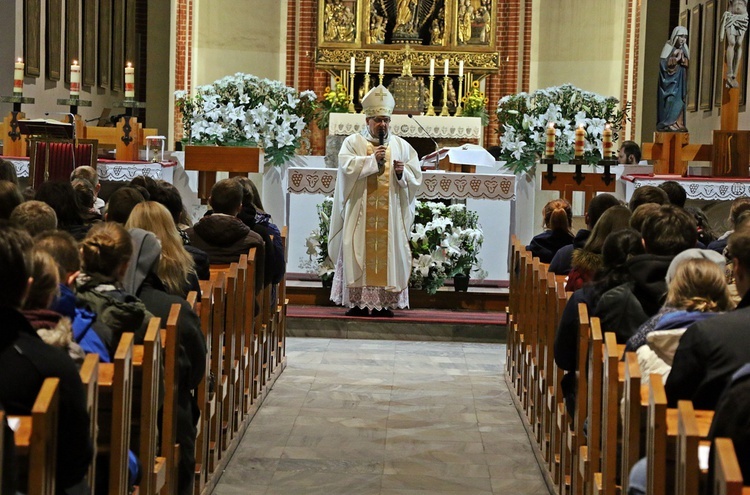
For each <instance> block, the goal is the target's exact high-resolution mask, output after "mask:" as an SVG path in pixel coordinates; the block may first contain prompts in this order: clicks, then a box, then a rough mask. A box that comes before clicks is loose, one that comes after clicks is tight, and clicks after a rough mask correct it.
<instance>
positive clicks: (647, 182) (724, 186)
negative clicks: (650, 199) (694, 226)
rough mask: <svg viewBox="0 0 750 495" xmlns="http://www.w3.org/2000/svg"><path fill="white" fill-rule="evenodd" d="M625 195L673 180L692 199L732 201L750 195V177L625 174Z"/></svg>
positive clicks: (628, 196)
mask: <svg viewBox="0 0 750 495" xmlns="http://www.w3.org/2000/svg"><path fill="white" fill-rule="evenodd" d="M621 179H622V182H623V184H624V185H625V196H626V197H627V198H630V197H631V196H632V195H633V191H635V190H636V189H637V188H639V187H641V186H659V184H662V183H664V182H666V181H670V180H673V181H675V182H678V183H679V184H680V185H681V186H682V187H684V188H685V192H686V193H687V197H688V198H690V199H705V200H720V201H732V200H734V199H735V198H738V197H740V196H750V179H749V178H740V177H682V176H679V175H623V176H622V178H621Z"/></svg>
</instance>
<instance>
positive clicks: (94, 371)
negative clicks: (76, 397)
mask: <svg viewBox="0 0 750 495" xmlns="http://www.w3.org/2000/svg"><path fill="white" fill-rule="evenodd" d="M79 375H80V377H81V382H82V383H83V388H84V389H85V390H86V411H87V412H88V413H89V422H90V423H89V436H90V438H91V445H92V447H93V449H94V455H93V457H92V458H91V465H90V466H89V472H88V474H87V475H86V477H87V481H88V487H89V491H90V492H91V493H94V487H95V486H96V443H97V442H96V437H97V423H98V416H97V410H98V408H99V383H98V378H99V355H98V354H86V357H85V358H84V359H83V364H82V365H81V369H80V371H79Z"/></svg>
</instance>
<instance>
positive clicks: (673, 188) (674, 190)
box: [657, 180, 687, 208]
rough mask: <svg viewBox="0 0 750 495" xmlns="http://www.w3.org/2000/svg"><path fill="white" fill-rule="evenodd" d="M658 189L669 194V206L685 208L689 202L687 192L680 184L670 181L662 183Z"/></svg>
mask: <svg viewBox="0 0 750 495" xmlns="http://www.w3.org/2000/svg"><path fill="white" fill-rule="evenodd" d="M657 187H659V189H661V190H662V191H664V192H665V193H667V199H669V204H672V205H675V206H676V207H678V208H685V201H687V191H685V188H684V187H682V186H681V185H680V183H679V182H677V181H674V180H668V181H665V182H662V183H661V184H659V185H658V186H657Z"/></svg>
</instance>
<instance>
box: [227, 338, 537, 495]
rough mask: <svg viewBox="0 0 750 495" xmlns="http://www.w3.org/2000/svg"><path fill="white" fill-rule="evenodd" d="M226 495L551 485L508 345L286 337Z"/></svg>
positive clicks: (521, 492)
mask: <svg viewBox="0 0 750 495" xmlns="http://www.w3.org/2000/svg"><path fill="white" fill-rule="evenodd" d="M287 346H288V358H287V362H288V366H287V368H286V370H285V371H284V372H283V373H282V375H281V377H280V378H279V379H278V381H277V382H276V384H275V386H274V388H273V390H272V391H271V393H270V394H269V396H268V397H267V398H266V400H265V402H264V403H263V405H262V406H261V409H260V411H258V413H257V415H256V416H255V418H254V419H253V421H252V422H251V423H250V426H249V428H248V430H247V433H246V434H245V437H244V438H243V440H242V443H241V444H240V446H239V448H238V449H237V451H236V453H235V455H234V458H233V459H232V460H231V461H230V463H229V466H228V468H227V470H226V471H225V472H224V474H223V475H222V477H221V479H220V481H219V484H218V486H217V487H216V490H215V491H214V493H215V494H217V495H234V494H243V495H244V494H267V495H272V494H273V495H275V494H284V495H291V494H305V495H313V494H318V493H320V494H326V495H336V494H342V495H354V494H363V495H364V494H373V495H396V494H403V495H427V494H430V495H440V494H446V495H447V494H453V495H455V494H462V495H474V494H476V495H479V494H482V495H484V494H486V495H489V494H508V495H525V494H546V493H548V492H547V489H546V485H545V484H544V481H543V479H542V475H541V474H540V471H539V467H538V465H537V464H536V462H535V460H534V455H533V453H532V450H531V446H530V445H529V440H528V437H527V436H526V433H525V430H524V428H523V425H522V424H521V420H520V419H519V417H518V413H517V412H516V409H515V408H514V406H513V403H512V401H511V398H510V395H509V391H508V388H507V386H506V385H505V381H504V380H503V378H502V366H503V361H504V354H505V346H504V345H499V344H468V343H446V342H404V341H382V340H380V341H377V340H333V339H311V338H295V339H292V338H289V339H288V340H287Z"/></svg>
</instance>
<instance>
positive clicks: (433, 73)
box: [430, 58, 435, 76]
mask: <svg viewBox="0 0 750 495" xmlns="http://www.w3.org/2000/svg"><path fill="white" fill-rule="evenodd" d="M430 75H431V76H434V75H435V59H434V58H431V59H430Z"/></svg>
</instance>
